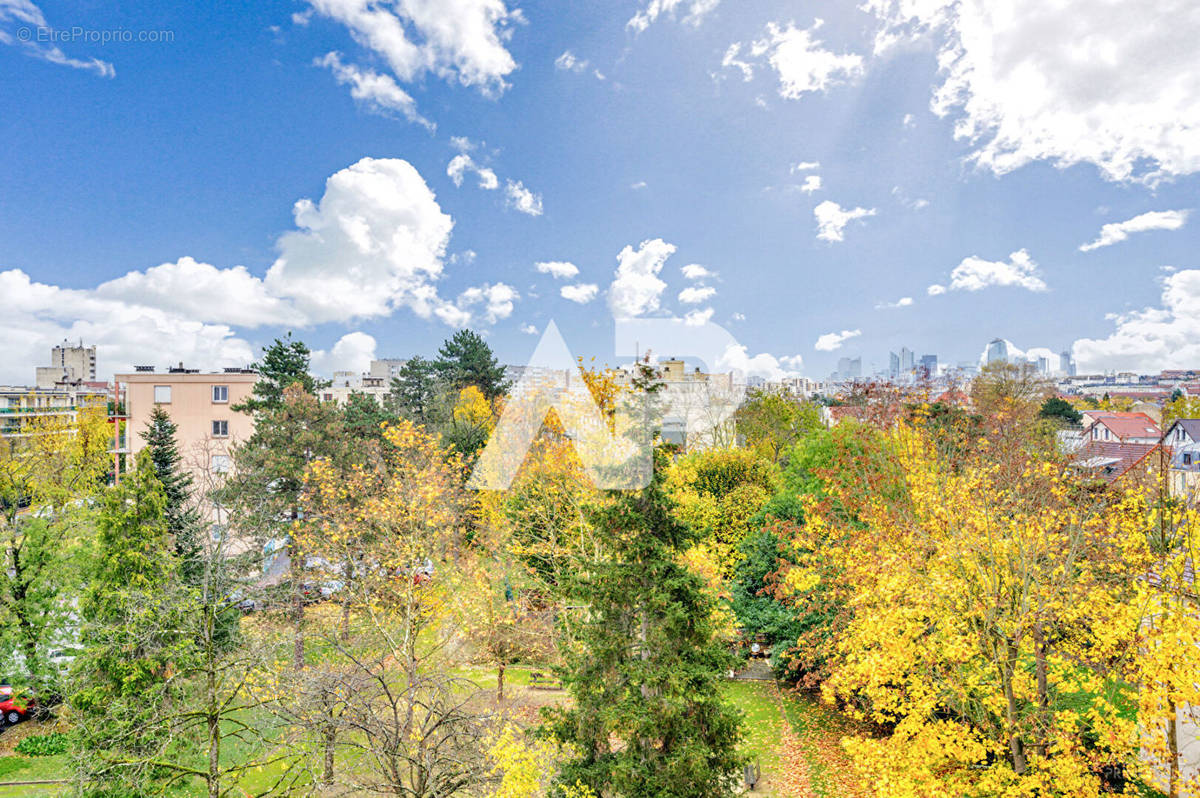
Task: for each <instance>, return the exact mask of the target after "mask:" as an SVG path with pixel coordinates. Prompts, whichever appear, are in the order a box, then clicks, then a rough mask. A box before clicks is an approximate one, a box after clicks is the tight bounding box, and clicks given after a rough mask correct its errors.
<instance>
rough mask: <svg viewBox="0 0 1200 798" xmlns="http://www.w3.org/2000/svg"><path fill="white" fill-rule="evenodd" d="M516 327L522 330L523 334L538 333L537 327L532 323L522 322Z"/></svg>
mask: <svg viewBox="0 0 1200 798" xmlns="http://www.w3.org/2000/svg"><path fill="white" fill-rule="evenodd" d="M517 329H518V330H520V331H521V332H523V333H524V334H525V335H537V334H538V328H537V326H536V325H534V324H522V325H521V326H520V327H518V328H517Z"/></svg>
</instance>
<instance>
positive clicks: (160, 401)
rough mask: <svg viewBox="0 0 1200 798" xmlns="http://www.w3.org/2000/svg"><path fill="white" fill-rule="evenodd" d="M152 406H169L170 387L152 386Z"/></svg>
mask: <svg viewBox="0 0 1200 798" xmlns="http://www.w3.org/2000/svg"><path fill="white" fill-rule="evenodd" d="M154 404H156V405H169V404H171V386H170V385H155V386H154Z"/></svg>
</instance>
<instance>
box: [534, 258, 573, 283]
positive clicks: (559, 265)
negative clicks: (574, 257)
mask: <svg viewBox="0 0 1200 798" xmlns="http://www.w3.org/2000/svg"><path fill="white" fill-rule="evenodd" d="M533 268H535V269H537V270H538V271H539V272H541V273H542V274H549V275H551V276H553V277H554V278H555V279H556V280H567V279H570V278H572V277H574V276H575V275H577V274H579V267H578V266H576V265H575V264H574V263H571V262H569V261H565V260H547V261H540V262H538V263H535V264H533Z"/></svg>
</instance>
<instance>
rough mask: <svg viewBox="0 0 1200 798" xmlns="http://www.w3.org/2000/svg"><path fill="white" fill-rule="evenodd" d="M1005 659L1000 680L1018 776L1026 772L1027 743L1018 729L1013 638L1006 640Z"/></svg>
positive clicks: (1014, 768) (1010, 742)
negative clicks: (1014, 690)
mask: <svg viewBox="0 0 1200 798" xmlns="http://www.w3.org/2000/svg"><path fill="white" fill-rule="evenodd" d="M1003 653H1004V660H1003V661H1002V662H1000V663H999V666H1000V681H1001V683H1002V684H1003V686H1004V701H1005V708H1004V719H1005V726H1006V728H1005V732H1006V733H1007V734H1008V750H1009V753H1010V755H1011V756H1012V766H1013V772H1014V773H1016V774H1017V775H1018V776H1020V775H1021V774H1023V773H1024V772H1025V769H1026V767H1027V766H1028V763H1027V762H1026V759H1025V743H1024V741H1023V740H1022V739H1021V734H1020V732H1019V731H1018V729H1017V697H1016V694H1015V693H1014V692H1013V671H1014V669H1015V668H1016V665H1017V647H1016V645H1014V644H1013V641H1012V640H1005V641H1004V648H1003Z"/></svg>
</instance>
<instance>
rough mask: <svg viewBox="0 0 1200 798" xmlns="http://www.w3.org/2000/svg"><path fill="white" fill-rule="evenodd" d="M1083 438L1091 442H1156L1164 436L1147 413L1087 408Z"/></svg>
mask: <svg viewBox="0 0 1200 798" xmlns="http://www.w3.org/2000/svg"><path fill="white" fill-rule="evenodd" d="M1083 438H1084V440H1085V441H1088V442H1089V443H1145V444H1156V443H1158V442H1159V440H1160V439H1161V438H1162V430H1161V429H1159V427H1158V424H1156V423H1154V419H1152V418H1150V416H1148V415H1146V414H1145V413H1117V412H1113V411H1108V410H1085V411H1084V412H1083Z"/></svg>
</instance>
